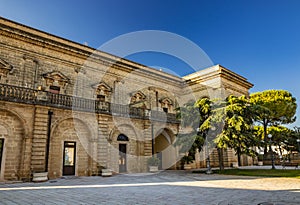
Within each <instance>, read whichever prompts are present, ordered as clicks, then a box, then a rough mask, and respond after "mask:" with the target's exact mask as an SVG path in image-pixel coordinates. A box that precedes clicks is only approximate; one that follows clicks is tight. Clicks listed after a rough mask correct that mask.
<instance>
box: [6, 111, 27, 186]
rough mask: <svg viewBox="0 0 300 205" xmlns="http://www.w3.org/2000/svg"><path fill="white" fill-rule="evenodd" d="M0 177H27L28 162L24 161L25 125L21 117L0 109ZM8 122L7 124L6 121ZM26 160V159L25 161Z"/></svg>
mask: <svg viewBox="0 0 300 205" xmlns="http://www.w3.org/2000/svg"><path fill="white" fill-rule="evenodd" d="M0 116H5V118H4V117H3V118H1V119H0V178H1V179H5V180H20V179H22V178H25V177H26V178H27V177H28V174H29V169H30V168H29V167H30V166H29V163H25V162H24V161H26V160H27V159H28V155H25V154H24V152H25V149H26V148H27V146H28V144H27V145H26V142H28V141H26V140H24V139H25V135H26V131H25V128H24V127H25V126H24V121H23V119H22V118H21V117H20V116H19V115H18V114H15V113H14V112H12V111H8V110H4V109H3V110H2V109H0ZM7 122H9V124H8V123H7ZM26 162H28V161H26Z"/></svg>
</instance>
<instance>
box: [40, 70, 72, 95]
mask: <svg viewBox="0 0 300 205" xmlns="http://www.w3.org/2000/svg"><path fill="white" fill-rule="evenodd" d="M42 78H43V79H42V80H43V85H42V86H43V88H44V89H45V90H46V91H50V86H56V87H59V88H60V90H59V91H62V92H60V93H63V94H64V91H65V90H66V88H67V86H68V84H69V82H70V79H69V78H68V77H66V76H65V75H64V74H62V73H61V72H59V71H52V72H49V73H45V74H42Z"/></svg>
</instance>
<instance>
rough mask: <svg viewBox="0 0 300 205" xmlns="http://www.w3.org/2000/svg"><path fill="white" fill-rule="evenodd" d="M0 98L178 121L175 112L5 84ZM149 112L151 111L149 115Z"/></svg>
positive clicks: (0, 85)
mask: <svg viewBox="0 0 300 205" xmlns="http://www.w3.org/2000/svg"><path fill="white" fill-rule="evenodd" d="M0 100H6V101H12V102H20V103H27V104H39V105H47V106H53V107H59V108H64V109H76V110H83V111H88V112H96V113H109V114H114V115H121V116H126V117H134V118H146V119H147V118H149V117H151V119H152V120H160V121H170V122H178V121H177V119H176V116H175V114H172V113H165V112H159V111H153V110H151V111H150V110H147V109H144V108H136V107H130V106H129V105H120V104H113V103H109V102H102V101H98V100H94V99H87V98H81V97H76V96H70V95H62V94H55V93H51V92H47V91H40V90H34V89H30V88H25V87H18V86H13V85H7V84H0ZM149 113H151V115H150V116H149Z"/></svg>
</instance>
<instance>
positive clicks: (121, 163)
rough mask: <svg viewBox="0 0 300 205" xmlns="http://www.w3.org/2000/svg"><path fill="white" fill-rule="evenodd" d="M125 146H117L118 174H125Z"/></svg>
mask: <svg viewBox="0 0 300 205" xmlns="http://www.w3.org/2000/svg"><path fill="white" fill-rule="evenodd" d="M126 161H127V160H126V144H119V172H120V173H122V172H127V165H126V163H127V162H126Z"/></svg>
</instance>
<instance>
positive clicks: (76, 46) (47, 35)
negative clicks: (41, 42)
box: [0, 16, 182, 82]
mask: <svg viewBox="0 0 300 205" xmlns="http://www.w3.org/2000/svg"><path fill="white" fill-rule="evenodd" d="M0 24H3V25H6V26H7V27H10V28H13V29H16V30H19V31H22V32H25V33H27V34H31V35H36V36H39V37H40V38H44V39H46V40H48V41H53V42H55V43H57V44H61V45H63V46H65V47H69V48H71V49H73V50H80V51H81V52H83V53H85V54H86V55H87V56H90V55H93V54H96V55H97V56H100V57H102V58H104V59H106V60H108V61H110V62H115V63H116V64H117V63H120V64H123V65H125V66H128V67H131V68H134V69H141V70H147V71H148V72H151V73H153V74H156V75H158V76H163V77H164V78H165V77H167V78H169V79H173V80H175V81H181V82H182V78H181V77H178V76H176V75H172V74H170V73H167V72H164V71H160V70H157V69H155V68H151V67H148V66H146V65H143V64H141V63H137V62H134V61H131V60H128V59H126V58H122V57H119V56H116V55H113V54H110V53H107V52H105V51H101V50H98V49H95V48H93V47H91V46H87V45H84V44H81V43H78V42H75V41H72V40H69V39H66V38H63V37H60V36H57V35H54V34H51V33H48V32H45V31H42V30H39V29H36V28H33V27H30V26H27V25H24V24H22V23H18V22H15V21H12V20H10V19H6V18H4V17H2V16H0ZM9 24H12V25H9Z"/></svg>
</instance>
